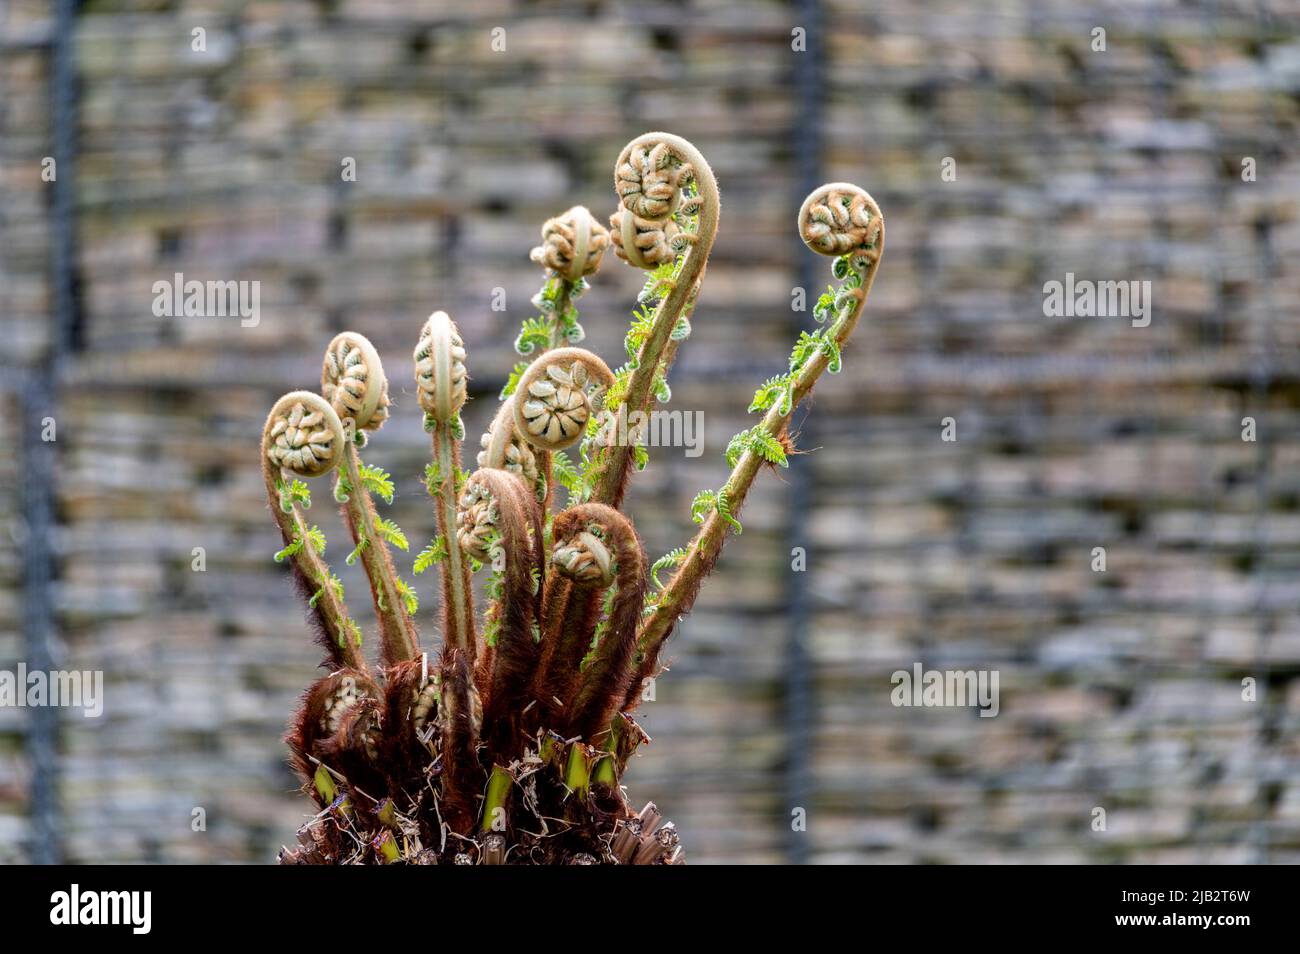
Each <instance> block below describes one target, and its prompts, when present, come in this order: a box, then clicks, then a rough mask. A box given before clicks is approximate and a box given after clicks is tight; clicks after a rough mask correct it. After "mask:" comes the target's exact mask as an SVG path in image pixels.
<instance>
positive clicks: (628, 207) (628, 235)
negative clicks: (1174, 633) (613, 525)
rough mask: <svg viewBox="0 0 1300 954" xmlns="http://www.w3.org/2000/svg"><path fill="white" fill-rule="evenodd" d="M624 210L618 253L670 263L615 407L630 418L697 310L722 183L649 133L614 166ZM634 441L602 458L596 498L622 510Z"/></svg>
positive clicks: (672, 141) (661, 382)
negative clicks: (678, 336) (680, 332)
mask: <svg viewBox="0 0 1300 954" xmlns="http://www.w3.org/2000/svg"><path fill="white" fill-rule="evenodd" d="M614 190H615V192H617V193H618V196H619V209H618V211H617V212H615V213H614V215H613V216H612V217H611V219H610V225H611V227H612V232H611V239H612V241H613V243H614V250H615V253H616V254H617V255H618V256H619V257H620V258H622V259H623V260H624V261H626V262H627V263H628V264H629V265H632V266H634V267H636V268H644V269H648V268H654V267H655V266H662V267H669V263H673V264H672V265H671V268H670V272H669V273H668V274H666V275H664V276H663V277H662V280H660V281H658V282H657V283H656V287H657V288H658V289H659V291H658V292H656V294H658V293H659V292H666V293H665V294H663V297H662V299H661V300H660V301H659V304H658V307H657V308H656V309H655V311H654V315H653V317H652V318H651V319H650V321H649V327H648V328H647V329H645V331H644V333H643V334H642V335H640V337H639V344H638V346H637V347H636V349H635V356H634V357H633V358H632V360H630V361H629V367H628V371H629V372H630V376H629V377H628V379H627V382H626V387H625V389H624V390H623V393H622V394H621V395H620V400H619V402H618V404H619V405H620V406H615V402H613V401H611V402H609V403H610V411H611V412H612V413H614V414H620V413H621V414H626V415H628V416H629V417H630V416H631V415H632V414H634V413H636V412H640V413H642V414H644V413H646V412H648V411H649V410H650V402H651V400H653V398H654V396H655V393H656V391H662V390H663V389H664V388H666V386H667V385H666V382H667V378H668V370H669V368H670V367H671V366H672V361H673V357H674V355H675V352H676V344H677V341H678V340H680V339H679V338H675V337H674V335H675V334H676V333H677V331H678V329H679V323H680V322H682V321H685V320H687V319H688V318H689V315H690V312H691V311H692V310H693V309H694V307H695V299H696V295H697V293H698V290H699V288H698V286H699V284H700V280H701V279H702V278H703V275H704V267H705V265H706V264H707V263H708V259H709V253H710V252H711V251H712V250H713V240H714V237H715V236H716V235H717V231H718V215H719V210H720V198H719V195H718V184H717V181H716V180H715V179H714V177H713V170H712V169H710V168H709V164H708V162H707V161H706V160H705V158H704V156H703V155H702V154H701V153H700V151H699V150H698V149H696V148H695V147H694V146H693V145H691V143H689V142H687V141H686V140H685V139H682V138H681V137H680V136H674V135H672V134H670V133H660V132H653V133H646V134H645V135H643V136H638V137H637V138H636V139H634V140H632V141H631V142H630V143H628V144H627V146H625V147H624V148H623V152H622V154H621V155H620V156H619V158H618V162H617V163H616V164H615V167H614ZM634 453H635V451H634V447H633V446H630V444H629V443H628V442H623V443H613V444H610V445H608V446H606V447H604V448H603V449H602V450H601V451H600V452H599V455H598V456H597V458H596V461H597V466H596V472H595V475H594V478H593V480H592V486H593V490H592V495H591V499H592V500H594V501H596V502H598V503H603V504H608V505H609V506H611V507H618V506H619V505H620V504H621V503H622V501H623V494H624V492H625V491H626V489H627V481H628V477H629V476H630V474H631V468H632V463H633V458H634Z"/></svg>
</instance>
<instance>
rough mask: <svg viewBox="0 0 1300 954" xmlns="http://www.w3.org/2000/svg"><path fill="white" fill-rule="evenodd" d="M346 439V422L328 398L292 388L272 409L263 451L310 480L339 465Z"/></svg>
mask: <svg viewBox="0 0 1300 954" xmlns="http://www.w3.org/2000/svg"><path fill="white" fill-rule="evenodd" d="M344 442H345V438H344V433H343V422H342V421H341V420H339V416H338V415H337V414H336V413H334V408H332V407H331V406H330V404H329V402H328V401H326V400H325V399H324V398H322V397H321V396H320V395H319V394H313V393H312V392H310V391H290V392H289V393H288V394H286V395H284V396H283V397H282V398H280V400H278V401H276V402H275V406H274V407H272V408H271V414H270V416H269V417H268V418H267V422H266V429H265V431H264V436H263V438H262V452H263V453H264V454H265V455H266V457H267V459H268V460H269V461H270V462H271V463H272V464H273V465H275V466H276V467H280V468H282V469H283V470H285V471H287V472H288V473H290V474H292V475H293V476H295V477H302V478H304V479H307V478H312V477H323V476H325V475H326V474H328V473H329V472H330V471H332V470H333V469H334V468H335V467H337V466H338V465H339V462H340V461H341V460H342V457H343V448H344Z"/></svg>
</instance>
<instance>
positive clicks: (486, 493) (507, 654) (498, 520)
mask: <svg viewBox="0 0 1300 954" xmlns="http://www.w3.org/2000/svg"><path fill="white" fill-rule="evenodd" d="M456 543H457V546H458V547H459V549H460V550H461V551H462V553H463V554H464V555H465V556H466V557H467V558H469V559H471V560H475V561H478V562H479V563H482V564H487V565H489V566H490V567H491V572H492V578H491V579H490V580H489V582H488V598H489V600H490V602H489V605H488V609H487V612H486V616H485V623H484V626H483V639H482V642H481V645H480V647H479V655H478V659H477V660H476V664H475V671H476V681H477V683H478V686H479V691H480V693H481V695H482V697H483V720H484V721H483V725H484V729H483V732H484V741H485V742H487V743H488V746H489V749H490V750H491V751H492V752H493V753H494V754H496V756H497V758H498V760H504V761H508V760H510V759H513V758H514V757H516V756H517V755H518V754H519V753H518V752H517V751H516V749H517V746H518V743H519V741H520V739H521V737H522V734H523V729H522V727H523V722H522V718H523V713H524V710H525V709H527V707H528V704H529V702H530V701H531V699H529V698H528V697H527V696H528V689H529V687H530V685H531V683H532V679H533V674H534V672H536V669H537V660H538V658H539V656H540V654H541V646H540V639H541V632H540V629H539V622H540V619H539V614H540V607H541V587H542V573H543V570H544V565H543V556H544V554H543V552H542V515H541V508H540V507H539V505H538V502H537V498H536V497H535V496H534V495H533V493H532V490H531V489H530V488H529V487H528V486H527V485H526V484H524V482H523V481H522V480H520V479H519V478H518V477H516V476H514V475H513V474H510V473H507V472H506V471H504V470H492V469H486V468H485V469H483V470H477V471H475V472H474V473H473V474H472V475H470V478H469V479H468V480H467V481H466V482H465V487H464V489H463V490H462V491H461V496H460V509H459V511H458V513H457V515H456Z"/></svg>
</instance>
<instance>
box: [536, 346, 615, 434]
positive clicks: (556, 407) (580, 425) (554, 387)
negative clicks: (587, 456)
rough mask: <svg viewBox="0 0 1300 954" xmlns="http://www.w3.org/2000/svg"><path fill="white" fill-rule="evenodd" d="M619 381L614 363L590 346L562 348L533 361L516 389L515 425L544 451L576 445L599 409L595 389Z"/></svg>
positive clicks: (606, 386)
mask: <svg viewBox="0 0 1300 954" xmlns="http://www.w3.org/2000/svg"><path fill="white" fill-rule="evenodd" d="M613 383H614V373H613V372H612V371H610V369H609V365H607V364H605V362H604V361H602V360H601V359H600V358H599V357H597V356H596V355H594V354H592V353H591V352H590V351H587V350H586V349H584V348H557V349H555V350H554V351H548V352H547V353H546V354H544V355H542V356H541V357H539V358H538V359H537V360H536V361H534V362H533V363H532V364H530V365H529V366H528V369H527V370H526V371H524V373H523V375H522V376H521V377H520V379H519V386H518V388H517V389H516V391H515V398H516V400H515V429H516V430H517V431H518V433H519V435H520V436H521V437H523V438H524V439H525V440H526V441H528V442H529V443H531V444H533V445H534V446H536V447H540V448H541V449H542V450H549V451H553V450H563V449H564V448H566V447H569V446H571V445H573V444H576V443H577V442H578V441H579V440H580V439H581V438H582V434H583V431H584V430H585V428H586V426H587V422H588V421H589V420H590V419H591V415H592V414H593V413H594V410H593V402H592V397H593V396H592V394H591V393H590V391H591V390H592V389H593V388H594V389H600V390H605V389H608V388H609V387H610V385H612V384H613Z"/></svg>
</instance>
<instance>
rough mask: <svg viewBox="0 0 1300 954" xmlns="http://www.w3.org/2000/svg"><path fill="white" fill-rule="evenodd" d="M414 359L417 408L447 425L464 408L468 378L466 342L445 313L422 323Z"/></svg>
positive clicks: (437, 314) (433, 315)
mask: <svg viewBox="0 0 1300 954" xmlns="http://www.w3.org/2000/svg"><path fill="white" fill-rule="evenodd" d="M414 357H415V384H416V388H417V391H418V398H419V401H420V408H421V409H422V410H423V411H424V413H425V414H427V415H429V416H430V417H432V418H433V419H434V420H436V421H439V422H441V423H446V422H447V421H450V420H451V418H453V417H454V416H455V415H456V414H458V413H460V409H461V408H462V407H464V406H465V400H466V397H467V396H468V393H469V375H468V373H467V371H466V368H465V342H464V340H463V339H462V338H461V336H460V332H459V331H457V330H456V323H455V322H453V321H452V320H451V317H450V316H449V315H448V314H447V313H446V312H445V311H435V312H434V313H433V314H432V315H430V316H429V319H428V321H426V322H425V323H424V327H423V328H422V329H421V330H420V340H419V342H418V343H417V344H416V346H415V355H414Z"/></svg>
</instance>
